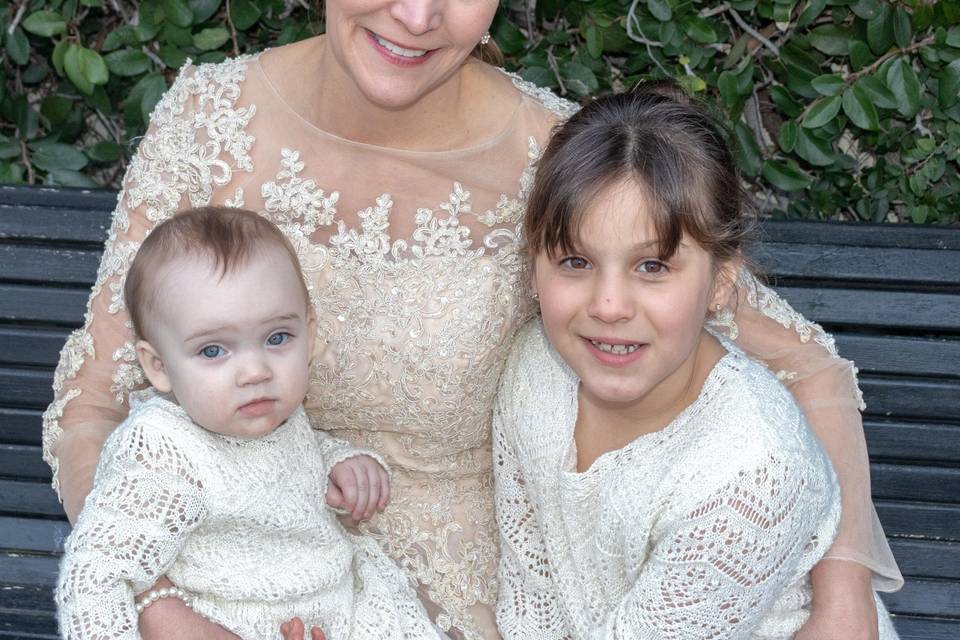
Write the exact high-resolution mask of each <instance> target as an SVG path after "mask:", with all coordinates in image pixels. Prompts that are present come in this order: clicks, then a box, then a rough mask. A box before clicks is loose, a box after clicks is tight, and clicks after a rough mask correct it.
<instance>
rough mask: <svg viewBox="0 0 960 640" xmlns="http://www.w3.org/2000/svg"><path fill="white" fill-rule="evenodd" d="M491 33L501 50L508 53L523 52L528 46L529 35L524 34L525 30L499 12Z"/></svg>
mask: <svg viewBox="0 0 960 640" xmlns="http://www.w3.org/2000/svg"><path fill="white" fill-rule="evenodd" d="M490 33H491V34H492V35H493V39H494V40H495V41H496V43H497V46H499V47H500V50H501V51H503V52H504V53H505V54H507V55H514V54H518V53H521V52H522V51H523V50H524V49H526V47H527V37H526V36H525V35H523V32H522V31H520V29H519V28H518V27H517V25H515V24H513V22H512V21H510V20H507V19H506V18H504V17H503V16H502V15H501V14H499V13H497V15H496V17H495V18H494V20H493V26H492V27H491V29H490Z"/></svg>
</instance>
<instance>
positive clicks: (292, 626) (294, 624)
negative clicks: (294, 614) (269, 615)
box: [280, 618, 327, 640]
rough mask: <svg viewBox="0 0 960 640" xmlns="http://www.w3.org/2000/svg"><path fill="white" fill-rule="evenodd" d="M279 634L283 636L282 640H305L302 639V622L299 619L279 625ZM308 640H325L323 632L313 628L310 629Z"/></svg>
mask: <svg viewBox="0 0 960 640" xmlns="http://www.w3.org/2000/svg"><path fill="white" fill-rule="evenodd" d="M280 633H282V634H283V640H305V638H304V637H303V634H304V628H303V621H302V620H300V618H294V619H293V620H291V621H290V622H284V623H283V624H282V625H280ZM310 640H327V636H325V635H323V631H321V630H320V629H317V628H316V627H313V628H312V629H310Z"/></svg>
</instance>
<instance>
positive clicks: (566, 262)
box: [560, 256, 590, 269]
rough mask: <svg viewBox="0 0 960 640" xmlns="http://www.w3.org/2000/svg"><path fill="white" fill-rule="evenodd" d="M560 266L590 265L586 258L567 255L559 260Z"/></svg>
mask: <svg viewBox="0 0 960 640" xmlns="http://www.w3.org/2000/svg"><path fill="white" fill-rule="evenodd" d="M560 266H563V267H569V268H570V269H586V268H588V267H589V266H590V263H589V262H587V260H586V258H581V257H579V256H569V257H567V258H564V259H563V260H561V261H560Z"/></svg>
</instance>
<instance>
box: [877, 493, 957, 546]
mask: <svg viewBox="0 0 960 640" xmlns="http://www.w3.org/2000/svg"><path fill="white" fill-rule="evenodd" d="M874 505H876V507H877V515H879V516H880V522H881V523H883V530H884V532H885V533H886V534H887V536H888V537H891V538H896V537H922V538H932V539H935V540H943V541H952V542H960V530H958V528H957V523H958V522H960V506H958V505H953V504H933V503H926V504H925V503H922V502H902V501H896V500H883V499H878V498H874Z"/></svg>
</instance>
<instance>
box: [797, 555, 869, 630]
mask: <svg viewBox="0 0 960 640" xmlns="http://www.w3.org/2000/svg"><path fill="white" fill-rule="evenodd" d="M810 581H811V584H812V585H813V611H812V612H811V614H810V619H809V620H807V623H806V624H804V625H803V626H802V627H800V631H798V632H797V635H796V636H795V637H794V640H877V638H878V637H879V631H878V629H877V605H876V603H875V602H874V595H873V585H872V584H871V572H870V569H867V568H866V567H864V566H863V565H861V564H858V563H856V562H851V561H846V560H821V561H820V562H819V563H817V565H816V566H815V567H814V568H813V569H812V570H811V571H810Z"/></svg>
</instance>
